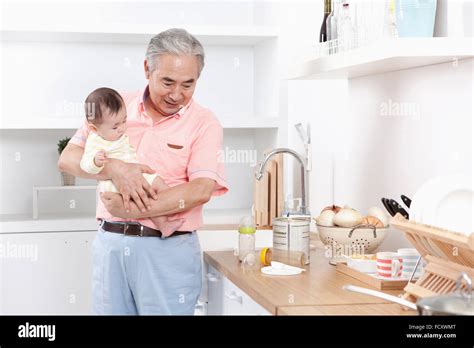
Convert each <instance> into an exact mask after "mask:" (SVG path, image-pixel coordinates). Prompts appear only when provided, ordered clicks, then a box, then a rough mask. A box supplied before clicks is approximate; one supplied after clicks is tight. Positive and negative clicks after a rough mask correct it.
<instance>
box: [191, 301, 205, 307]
mask: <svg viewBox="0 0 474 348" xmlns="http://www.w3.org/2000/svg"><path fill="white" fill-rule="evenodd" d="M205 306H206V303H205V302H203V301H199V300H198V301H197V303H196V305H195V306H194V308H196V309H201V308H204V307H205Z"/></svg>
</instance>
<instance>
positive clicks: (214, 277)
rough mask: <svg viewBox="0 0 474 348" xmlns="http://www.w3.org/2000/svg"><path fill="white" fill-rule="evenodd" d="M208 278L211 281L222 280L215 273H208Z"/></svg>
mask: <svg viewBox="0 0 474 348" xmlns="http://www.w3.org/2000/svg"><path fill="white" fill-rule="evenodd" d="M206 278H207V280H208V281H210V282H218V281H219V280H220V279H219V277H218V276H216V275H214V274H212V273H208V274H206Z"/></svg>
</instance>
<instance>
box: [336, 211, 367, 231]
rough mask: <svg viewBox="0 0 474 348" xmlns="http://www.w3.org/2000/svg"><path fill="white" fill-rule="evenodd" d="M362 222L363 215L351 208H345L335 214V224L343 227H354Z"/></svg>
mask: <svg viewBox="0 0 474 348" xmlns="http://www.w3.org/2000/svg"><path fill="white" fill-rule="evenodd" d="M361 222H362V216H361V215H360V214H359V213H358V212H357V211H356V210H354V209H351V208H343V209H341V210H340V211H339V213H337V214H336V215H335V216H334V224H335V225H337V226H341V227H354V226H357V225H359V224H360V223H361Z"/></svg>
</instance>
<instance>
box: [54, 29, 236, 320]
mask: <svg viewBox="0 0 474 348" xmlns="http://www.w3.org/2000/svg"><path fill="white" fill-rule="evenodd" d="M144 67H145V76H146V79H147V80H148V85H147V87H146V88H145V90H144V91H143V90H142V91H138V92H136V93H127V94H123V95H122V96H123V99H124V101H125V105H126V108H127V114H128V118H127V126H128V130H127V134H128V136H129V139H130V143H131V145H132V146H133V147H134V148H135V149H136V152H137V155H138V159H139V162H140V164H131V163H125V162H122V161H120V160H114V159H109V160H108V161H107V163H106V164H105V167H104V169H103V170H102V172H101V173H100V174H97V175H91V174H88V173H85V172H84V171H82V170H81V168H80V166H79V163H80V160H81V157H82V154H83V152H84V144H85V141H86V139H87V135H88V128H87V127H86V126H83V127H82V128H80V129H79V130H78V131H77V132H76V134H75V135H74V137H73V138H72V139H71V141H70V142H69V144H68V146H67V147H66V149H65V150H64V151H63V153H62V155H61V158H60V159H59V163H58V166H59V169H60V170H61V171H65V172H68V173H71V174H73V175H75V176H78V177H82V178H90V179H97V180H108V179H111V180H112V181H113V182H114V184H115V186H116V187H117V190H118V192H120V194H119V193H108V192H106V193H103V194H101V200H99V201H98V206H97V214H96V215H97V216H96V217H97V219H100V220H101V221H102V223H101V225H100V228H99V231H98V233H97V237H96V239H95V240H94V243H93V246H92V249H93V279H92V308H93V312H94V313H96V314H184V315H186V314H193V312H194V306H195V304H196V301H197V299H198V296H199V293H200V291H201V252H200V246H199V241H198V238H197V235H196V233H195V232H196V230H197V229H198V228H199V227H201V226H202V206H203V204H205V203H206V202H208V201H209V199H210V198H211V196H213V195H214V196H216V195H222V194H224V193H225V192H226V191H227V190H228V186H227V183H226V180H225V174H224V170H223V166H222V163H219V161H218V157H219V156H218V154H219V152H220V150H221V148H222V137H223V134H222V133H223V132H222V127H221V125H220V123H219V121H218V120H217V119H216V117H215V116H214V115H213V113H212V112H211V111H209V110H208V109H206V108H204V107H202V106H200V105H199V104H198V103H197V102H196V101H194V100H193V99H192V96H193V93H194V90H195V87H196V83H197V80H198V78H199V75H200V73H201V70H202V68H203V67H204V50H203V47H202V45H201V44H200V42H199V41H198V40H197V39H196V38H195V37H194V36H192V35H190V34H189V33H188V32H186V31H185V30H182V29H170V30H167V31H164V32H162V33H160V34H158V35H156V36H155V37H153V38H152V39H151V41H150V44H149V46H148V50H147V53H146V59H145V61H144ZM154 172H156V173H157V174H158V175H159V176H161V178H162V179H163V180H164V181H165V182H166V183H167V184H168V185H169V186H170V188H169V189H167V190H165V191H162V192H157V191H156V189H155V188H154V187H151V186H150V185H149V184H148V182H147V181H146V180H145V179H144V177H143V175H142V173H154ZM163 215H174V216H173V217H174V218H183V219H185V222H184V224H183V226H182V227H181V228H180V230H179V231H176V232H174V233H173V234H172V235H171V236H169V237H166V238H165V237H164V236H162V234H161V232H160V231H158V230H157V229H156V226H155V225H154V224H153V222H152V221H151V220H150V219H149V218H150V217H155V216H163Z"/></svg>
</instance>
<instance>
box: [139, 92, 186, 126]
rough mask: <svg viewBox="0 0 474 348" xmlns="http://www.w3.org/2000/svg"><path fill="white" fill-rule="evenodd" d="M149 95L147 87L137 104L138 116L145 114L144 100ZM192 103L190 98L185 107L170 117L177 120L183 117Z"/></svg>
mask: <svg viewBox="0 0 474 348" xmlns="http://www.w3.org/2000/svg"><path fill="white" fill-rule="evenodd" d="M149 95H150V88H149V86H148V85H147V86H146V87H145V90H144V91H143V94H142V100H141V101H140V103H139V104H138V108H139V111H140V114H142V113H144V112H145V100H146V98H148V96H149ZM192 102H193V98H191V100H190V101H189V102H188V103H187V104H186V105H185V106H183V107H182V108H181V109H179V110H178V112H176V113H175V114H174V115H171V116H172V117H175V118H178V119H179V118H180V117H181V116H183V115H184V114H185V113H186V111H187V110H188V109H189V107H190V106H191V104H192Z"/></svg>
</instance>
